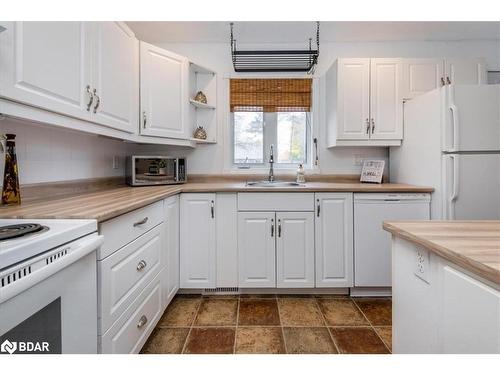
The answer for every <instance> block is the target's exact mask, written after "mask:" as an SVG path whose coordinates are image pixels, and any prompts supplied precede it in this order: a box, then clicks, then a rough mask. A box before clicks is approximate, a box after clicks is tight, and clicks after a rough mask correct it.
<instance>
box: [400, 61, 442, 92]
mask: <svg viewBox="0 0 500 375" xmlns="http://www.w3.org/2000/svg"><path fill="white" fill-rule="evenodd" d="M402 61H403V63H402V67H403V81H402V82H403V83H402V85H401V90H402V97H403V99H412V98H414V97H416V96H418V95H421V94H423V93H426V92H428V91H432V90H434V89H437V88H439V87H441V86H442V85H443V84H444V82H445V81H444V65H443V59H402Z"/></svg>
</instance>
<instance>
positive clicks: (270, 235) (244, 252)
mask: <svg viewBox="0 0 500 375" xmlns="http://www.w3.org/2000/svg"><path fill="white" fill-rule="evenodd" d="M275 236H276V223H275V213H274V212H238V277H239V287H243V288H274V287H276V242H275Z"/></svg>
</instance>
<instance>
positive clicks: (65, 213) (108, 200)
mask: <svg viewBox="0 0 500 375" xmlns="http://www.w3.org/2000/svg"><path fill="white" fill-rule="evenodd" d="M432 191H433V189H432V188H429V187H420V186H413V185H404V184H389V183H387V184H361V183H355V182H345V183H342V182H310V183H306V185H305V186H301V187H279V188H278V187H271V188H263V187H246V186H245V182H231V181H225V182H195V183H186V184H182V185H163V186H144V187H129V186H125V185H121V186H116V187H108V188H107V189H104V190H100V191H95V192H90V193H80V194H71V195H67V194H66V195H65V196H60V197H55V198H45V199H39V200H29V201H26V203H23V204H21V205H20V206H9V207H5V206H4V207H1V208H0V218H2V219H9V218H12V219H77V218H78V219H82V218H85V219H96V220H97V221H99V222H101V221H105V220H108V219H111V218H113V217H116V216H118V215H121V214H124V213H126V212H129V211H132V210H135V209H137V208H140V207H143V206H146V205H148V204H150V203H153V202H156V201H159V200H161V199H163V198H166V197H169V196H171V195H175V194H178V193H181V192H184V193H208V192H372V193H373V192H377V193H387V192H389V193H390V192H408V193H429V192H432Z"/></svg>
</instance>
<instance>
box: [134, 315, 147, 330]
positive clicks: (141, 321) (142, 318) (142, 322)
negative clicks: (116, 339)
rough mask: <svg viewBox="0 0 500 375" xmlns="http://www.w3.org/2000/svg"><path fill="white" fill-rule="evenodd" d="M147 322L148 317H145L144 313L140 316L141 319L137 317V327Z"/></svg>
mask: <svg viewBox="0 0 500 375" xmlns="http://www.w3.org/2000/svg"><path fill="white" fill-rule="evenodd" d="M147 322H148V318H146V315H143V316H141V319H139V322H138V323H137V328H142V327H144V326H145V325H146V323H147Z"/></svg>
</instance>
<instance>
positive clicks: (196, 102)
mask: <svg viewBox="0 0 500 375" xmlns="http://www.w3.org/2000/svg"><path fill="white" fill-rule="evenodd" d="M189 103H191V104H192V105H194V106H195V107H196V108H205V109H215V106H213V105H209V104H205V103H202V102H199V101H197V100H194V99H189Z"/></svg>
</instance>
